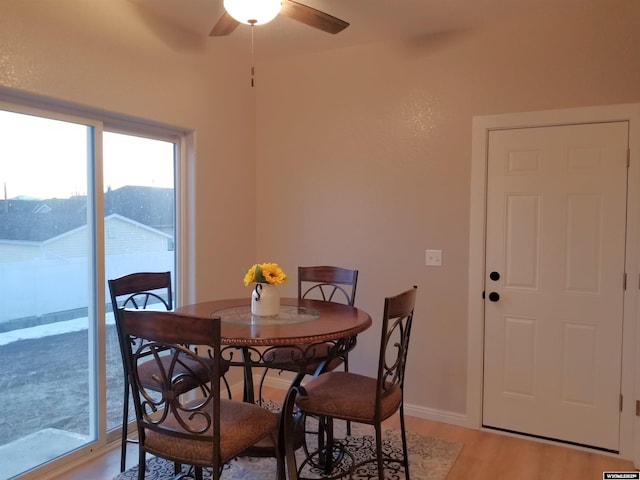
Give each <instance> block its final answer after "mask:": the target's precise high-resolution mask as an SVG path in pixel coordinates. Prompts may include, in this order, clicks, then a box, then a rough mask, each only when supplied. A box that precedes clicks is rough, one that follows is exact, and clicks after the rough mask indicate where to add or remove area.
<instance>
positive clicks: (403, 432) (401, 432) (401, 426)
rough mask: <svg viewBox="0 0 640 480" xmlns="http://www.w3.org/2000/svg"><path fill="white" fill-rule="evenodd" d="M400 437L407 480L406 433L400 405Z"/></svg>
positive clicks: (402, 409) (407, 478)
mask: <svg viewBox="0 0 640 480" xmlns="http://www.w3.org/2000/svg"><path fill="white" fill-rule="evenodd" d="M400 435H401V436H402V455H403V461H404V462H403V464H404V478H405V479H406V480H409V455H408V453H407V431H406V430H405V428H404V405H403V404H402V403H401V404H400Z"/></svg>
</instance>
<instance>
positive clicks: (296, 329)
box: [176, 298, 372, 474]
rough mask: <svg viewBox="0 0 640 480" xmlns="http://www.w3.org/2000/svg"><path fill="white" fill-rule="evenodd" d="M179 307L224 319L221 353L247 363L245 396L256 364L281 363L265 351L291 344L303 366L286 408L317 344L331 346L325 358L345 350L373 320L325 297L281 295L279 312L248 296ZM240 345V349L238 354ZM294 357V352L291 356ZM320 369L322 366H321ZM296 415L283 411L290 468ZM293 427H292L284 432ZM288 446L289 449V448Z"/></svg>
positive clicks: (282, 436)
mask: <svg viewBox="0 0 640 480" xmlns="http://www.w3.org/2000/svg"><path fill="white" fill-rule="evenodd" d="M176 311H177V312H179V313H183V314H187V315H194V316H198V317H211V318H214V317H219V318H220V320H221V322H220V326H221V336H222V338H221V343H222V345H223V348H222V355H223V357H224V358H225V360H226V361H227V362H228V363H229V364H230V365H232V366H240V367H243V368H244V401H247V402H254V401H255V398H254V385H253V374H252V367H268V368H274V369H277V368H278V365H277V364H275V363H273V362H271V361H269V360H268V358H269V356H268V355H267V353H268V352H269V351H271V350H273V349H274V348H278V347H283V346H289V347H293V349H292V351H293V352H297V354H295V359H294V360H295V362H297V363H298V364H299V365H300V371H299V373H298V375H297V376H296V378H295V379H294V380H293V381H292V383H291V385H290V390H289V393H288V394H287V396H286V400H285V403H284V404H283V406H282V407H283V408H282V412H291V411H292V405H293V402H294V398H295V396H294V395H292V393H293V392H294V391H295V389H297V388H298V387H299V386H300V382H301V381H302V378H303V377H304V376H305V374H304V366H305V361H306V360H307V359H310V358H312V355H311V354H312V353H314V349H316V348H317V347H318V346H319V345H323V344H329V345H330V346H331V348H330V349H329V353H328V356H327V359H326V361H325V363H327V362H329V361H330V360H331V358H335V357H336V356H342V355H344V354H345V353H346V352H348V351H349V350H351V349H353V347H355V345H356V338H357V335H358V334H359V333H361V332H363V331H365V330H366V329H367V328H369V327H370V326H371V324H372V321H371V317H370V316H369V314H368V313H366V312H365V311H363V310H360V309H359V308H356V307H351V306H349V305H343V304H340V303H334V302H326V301H322V300H311V299H298V298H282V299H281V302H280V311H279V313H278V315H276V316H275V317H258V316H254V315H252V314H251V299H250V298H235V299H225V300H212V301H206V302H201V303H195V304H192V305H185V306H183V307H180V308H177V309H176ZM237 351H240V352H241V355H234V352H237ZM292 359H293V357H292ZM320 371H322V367H320V368H319V369H318V371H317V373H319V372H320ZM294 421H297V420H294V417H293V415H291V414H290V413H288V414H283V415H281V417H280V436H279V437H280V438H279V444H280V445H279V448H281V449H282V451H283V452H285V462H286V463H287V470H288V471H289V472H290V473H289V474H292V472H293V473H295V461H294V459H293V458H290V457H292V456H293V454H292V453H291V452H293V451H294V448H293V447H292V445H293V443H294V442H295V435H294V434H293V433H292V432H293V431H294V430H295V429H294V427H293V423H294ZM285 432H289V433H285ZM286 452H289V454H286Z"/></svg>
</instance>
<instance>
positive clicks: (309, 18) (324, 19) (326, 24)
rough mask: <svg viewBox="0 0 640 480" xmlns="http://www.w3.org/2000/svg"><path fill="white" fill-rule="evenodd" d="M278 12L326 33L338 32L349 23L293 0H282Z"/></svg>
mask: <svg viewBox="0 0 640 480" xmlns="http://www.w3.org/2000/svg"><path fill="white" fill-rule="evenodd" d="M280 13H281V14H283V15H286V16H287V17H289V18H292V19H294V20H297V21H298V22H302V23H304V24H306V25H309V26H310V27H314V28H317V29H319V30H322V31H324V32H327V33H338V32H341V31H342V30H344V29H345V28H347V27H348V26H349V23H348V22H345V21H344V20H340V19H339V18H336V17H334V16H332V15H329V14H328V13H324V12H321V11H320V10H316V9H315V8H312V7H308V6H306V5H303V4H301V3H298V2H295V1H294V0H283V1H282V9H281V10H280Z"/></svg>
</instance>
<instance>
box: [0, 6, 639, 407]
mask: <svg viewBox="0 0 640 480" xmlns="http://www.w3.org/2000/svg"><path fill="white" fill-rule="evenodd" d="M601 4H602V8H601V9H599V10H598V11H592V10H589V9H587V8H586V7H585V8H581V9H579V10H577V11H576V12H573V14H571V15H559V14H556V12H552V13H550V14H549V15H548V16H545V17H534V18H526V19H522V20H519V21H514V22H510V23H508V24H501V25H494V26H492V27H488V28H486V29H483V30H478V31H467V32H462V33H457V34H443V35H437V36H428V37H424V38H421V39H416V40H415V41H413V42H407V43H386V44H377V45H370V46H365V47H354V48H351V49H345V50H339V51H333V52H325V53H320V54H314V55H308V56H304V57H292V58H286V59H280V60H270V61H268V62H265V64H259V65H258V69H257V72H258V79H257V82H256V88H255V89H253V90H251V88H250V87H249V85H248V82H247V81H245V80H246V76H247V64H246V61H247V60H246V57H234V56H233V54H232V53H227V52H225V51H224V50H222V49H219V50H215V48H217V47H216V44H215V43H213V42H207V40H206V39H202V38H196V37H194V36H191V35H190V34H187V33H185V32H182V31H179V30H176V29H173V28H170V27H169V26H167V25H165V24H162V23H161V22H157V21H155V20H153V19H150V18H145V17H141V16H140V15H139V12H138V10H136V9H135V8H134V5H133V4H132V3H131V2H128V1H126V0H110V1H109V2H103V1H100V2H98V1H86V0H55V1H48V2H45V1H40V0H2V5H1V7H2V11H1V15H0V86H3V87H8V88H11V89H17V90H21V91H26V92H31V93H35V94H39V95H44V96H48V97H52V98H55V99H59V100H63V101H68V102H74V103H78V104H82V105H86V106H89V107H94V108H98V109H105V110H108V111H112V112H117V113H120V114H124V115H130V116H134V117H139V118H143V119H148V120H152V121H157V122H161V123H164V124H169V125H174V126H178V127H180V128H182V129H184V130H185V131H194V132H195V134H194V135H193V136H192V138H193V140H194V142H195V143H194V146H195V149H194V155H193V156H191V157H190V159H189V164H188V178H187V200H188V204H187V207H188V211H189V212H190V213H189V215H188V217H187V219H188V235H189V236H188V239H187V246H188V248H187V253H188V257H189V269H190V270H189V277H188V281H189V283H188V290H189V295H190V299H197V300H205V299H208V298H214V297H223V296H228V295H243V294H248V293H247V291H246V289H244V287H243V286H242V284H241V281H240V277H241V272H242V269H243V268H246V267H247V266H248V265H249V264H250V263H252V262H253V261H276V262H279V263H280V264H281V265H282V266H283V267H284V268H285V270H286V271H287V273H289V275H291V277H292V279H295V269H296V267H297V266H298V265H310V264H338V265H343V266H346V267H352V268H358V269H359V270H360V272H361V273H360V281H359V293H358V298H357V301H356V303H357V305H358V306H360V307H362V308H364V309H366V310H367V311H368V312H370V313H371V314H372V315H373V316H374V318H375V326H376V328H374V329H371V331H370V332H368V333H367V334H365V335H363V336H362V337H361V339H360V343H359V345H358V352H357V354H354V356H353V360H352V362H353V369H354V370H356V369H357V370H371V368H372V367H371V363H372V362H373V358H374V350H375V349H376V348H377V327H378V326H379V315H380V313H381V311H382V305H383V297H384V296H385V295H389V294H394V293H397V292H399V291H401V290H403V289H405V288H408V287H410V286H411V285H413V284H416V285H418V286H419V295H418V296H419V299H418V307H417V310H416V322H417V323H416V325H415V327H414V337H413V342H414V343H413V345H412V351H411V353H410V364H409V371H408V382H409V384H408V387H407V403H408V404H410V405H412V406H416V407H419V408H424V409H436V410H444V411H451V412H457V413H462V414H463V413H464V412H465V411H466V405H465V398H466V353H467V338H466V331H467V318H466V312H467V305H466V299H467V262H468V247H469V245H468V238H469V234H468V223H469V182H470V157H471V119H472V116H474V115H482V114H496V113H503V112H517V111H527V110H540V109H551V108H554V109H555V108H563V107H574V106H586V105H597V104H611V103H626V102H638V101H640V62H639V61H638V59H640V29H638V28H637V26H638V25H640V2H638V1H637V0H613V1H610V0H603V1H602V2H601ZM585 5H586V4H585ZM239 79H240V80H239ZM256 180H257V182H256ZM254 192H257V198H256V194H255V193H254ZM256 205H257V207H256ZM256 214H257V216H256ZM426 248H435V249H442V250H443V252H444V255H443V266H442V267H440V268H434V267H425V266H424V250H425V249H426ZM256 249H257V254H256ZM196 258H197V261H196ZM236 279H238V281H237V282H236ZM294 283H295V282H292V283H291V284H289V285H287V286H285V288H284V291H285V294H291V295H294V294H295V285H294Z"/></svg>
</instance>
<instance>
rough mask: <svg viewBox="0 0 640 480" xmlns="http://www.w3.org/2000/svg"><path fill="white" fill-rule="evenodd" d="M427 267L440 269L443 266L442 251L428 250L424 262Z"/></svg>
mask: <svg viewBox="0 0 640 480" xmlns="http://www.w3.org/2000/svg"><path fill="white" fill-rule="evenodd" d="M424 264H425V265H430V266H433V267H439V266H441V265H442V250H427V251H426V255H425V260H424Z"/></svg>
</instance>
